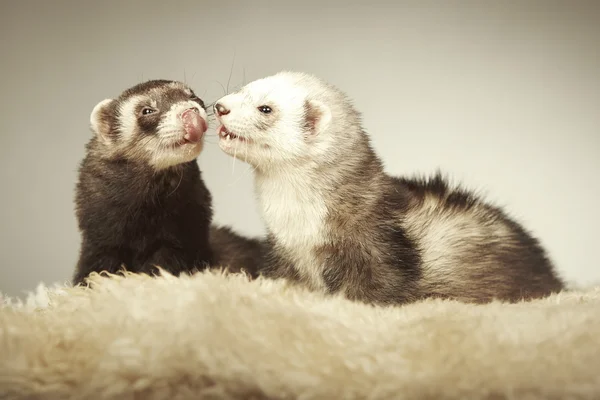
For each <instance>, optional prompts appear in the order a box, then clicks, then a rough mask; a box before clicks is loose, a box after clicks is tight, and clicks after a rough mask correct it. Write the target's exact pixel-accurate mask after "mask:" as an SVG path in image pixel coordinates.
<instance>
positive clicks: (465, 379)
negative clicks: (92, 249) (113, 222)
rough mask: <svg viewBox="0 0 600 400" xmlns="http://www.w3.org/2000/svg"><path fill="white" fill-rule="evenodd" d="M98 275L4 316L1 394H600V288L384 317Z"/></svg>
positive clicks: (107, 398)
mask: <svg viewBox="0 0 600 400" xmlns="http://www.w3.org/2000/svg"><path fill="white" fill-rule="evenodd" d="M92 280H93V282H94V286H93V288H92V289H85V288H69V287H65V288H63V289H62V290H61V293H55V292H54V291H49V293H48V295H47V296H43V297H44V299H42V301H41V302H40V304H39V307H38V308H37V309H35V310H32V309H31V308H19V309H13V308H12V307H10V306H7V307H5V308H0V398H2V399H3V400H25V399H28V400H42V399H43V400H59V399H60V400H67V399H73V400H75V399H90V400H91V399H94V400H117V399H144V400H159V399H160V400H162V399H170V400H187V399H249V398H254V399H304V400H312V399H371V400H379V399H446V400H459V399H480V400H483V399H527V400H542V399H579V400H588V399H589V400H593V399H599V398H600V379H599V378H598V371H599V370H600V313H599V312H598V310H599V309H600V287H596V288H582V289H577V290H573V291H565V292H563V293H560V294H558V295H552V296H550V297H548V298H544V299H540V300H535V301H532V302H530V303H519V304H501V303H498V302H493V303H490V304H485V305H473V304H462V303H459V302H453V301H442V300H435V301H434V300H429V301H423V302H418V303H414V304H409V305H405V306H402V307H386V308H382V307H371V306H368V305H365V304H362V303H357V302H351V301H348V300H345V299H343V298H341V297H340V296H322V295H319V294H317V293H309V292H306V291H305V290H302V289H301V288H298V287H289V286H287V285H286V284H285V282H283V281H270V280H265V279H258V280H256V281H250V282H249V281H248V280H247V279H246V278H245V277H244V276H241V275H237V276H235V275H234V276H223V275H221V274H218V273H211V272H207V273H201V274H198V275H195V276H193V277H182V278H179V279H178V278H175V277H172V276H169V275H165V276H161V277H157V278H151V277H148V276H143V275H130V276H128V277H127V278H119V277H113V278H112V279H109V278H100V277H98V276H92ZM1 299H2V296H0V300H1ZM0 303H1V301H0ZM6 303H10V302H9V301H6Z"/></svg>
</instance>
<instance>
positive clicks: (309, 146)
mask: <svg viewBox="0 0 600 400" xmlns="http://www.w3.org/2000/svg"><path fill="white" fill-rule="evenodd" d="M301 81H302V82H301ZM311 82H312V83H311ZM311 85H312V86H318V82H317V81H314V82H313V81H311V77H310V76H306V75H304V74H298V73H279V74H277V75H273V76H270V77H267V78H263V79H259V80H256V81H253V82H251V83H249V84H248V85H246V86H245V87H243V88H242V89H241V90H240V91H238V92H236V93H232V94H229V95H227V96H224V97H222V98H221V99H219V100H218V101H217V102H216V103H215V106H214V111H215V115H217V118H218V120H219V122H220V123H221V126H220V127H219V129H218V133H219V147H220V148H221V150H223V151H224V152H225V153H227V154H229V155H233V156H235V157H237V158H239V159H242V160H245V161H247V162H248V163H250V164H251V165H254V166H256V167H258V168H261V167H269V166H272V165H273V164H281V163H294V162H297V161H299V160H302V159H308V158H309V157H311V159H314V157H315V155H316V153H318V152H319V147H322V145H323V144H324V142H323V141H322V140H321V138H319V134H321V133H323V132H324V131H325V129H326V127H327V125H328V123H329V120H330V119H331V113H330V112H329V108H328V107H327V106H325V104H324V103H322V102H320V101H318V100H317V99H316V98H314V96H313V97H311V95H312V94H314V92H315V90H314V89H315V88H313V87H311Z"/></svg>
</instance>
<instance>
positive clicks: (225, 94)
mask: <svg viewBox="0 0 600 400" xmlns="http://www.w3.org/2000/svg"><path fill="white" fill-rule="evenodd" d="M215 82H217V83H218V84H219V85H220V86H221V89H223V96H227V92H226V91H225V86H223V84H222V83H221V82H219V81H215Z"/></svg>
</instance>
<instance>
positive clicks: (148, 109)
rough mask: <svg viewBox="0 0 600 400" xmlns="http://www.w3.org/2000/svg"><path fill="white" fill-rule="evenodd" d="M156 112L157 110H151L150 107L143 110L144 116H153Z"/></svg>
mask: <svg viewBox="0 0 600 400" xmlns="http://www.w3.org/2000/svg"><path fill="white" fill-rule="evenodd" d="M154 112H155V110H154V109H152V108H150V107H144V108H142V115H149V114H152V113H154Z"/></svg>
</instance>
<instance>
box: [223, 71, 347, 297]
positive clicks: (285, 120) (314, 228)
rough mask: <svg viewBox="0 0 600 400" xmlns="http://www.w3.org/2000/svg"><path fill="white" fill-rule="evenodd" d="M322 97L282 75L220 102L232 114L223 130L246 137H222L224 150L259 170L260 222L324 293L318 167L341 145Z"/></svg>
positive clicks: (309, 84) (306, 82) (311, 85)
mask: <svg viewBox="0 0 600 400" xmlns="http://www.w3.org/2000/svg"><path fill="white" fill-rule="evenodd" d="M300 81H302V82H300ZM324 92H325V89H324V88H323V86H322V83H321V82H320V81H319V80H317V79H316V78H314V77H312V76H309V75H306V74H302V73H292V72H282V73H279V74H276V75H273V76H271V77H267V78H263V79H259V80H256V81H253V82H251V83H249V84H248V85H246V86H245V87H243V88H242V89H241V90H240V91H239V92H236V93H233V94H230V95H227V96H224V97H223V98H221V99H219V100H218V101H217V103H218V104H220V105H222V106H224V107H225V108H226V109H228V110H229V113H228V114H226V115H223V116H221V117H219V120H220V122H221V123H222V124H223V126H224V127H225V128H226V129H227V131H229V132H232V133H234V134H235V135H238V136H240V137H243V138H244V139H246V140H245V141H240V140H236V139H233V140H227V139H225V138H221V140H220V141H219V145H220V147H221V149H222V150H223V151H225V152H226V153H228V154H230V155H235V156H236V157H238V158H240V159H242V160H246V161H248V162H249V163H250V164H252V165H254V166H255V167H256V174H255V190H256V193H257V195H258V198H259V202H260V205H261V209H262V216H263V220H264V221H265V224H266V226H267V228H268V229H269V231H270V232H271V233H272V234H273V235H274V237H275V238H276V241H277V244H278V245H279V246H280V247H281V248H282V249H283V250H284V252H285V253H286V254H287V256H288V257H289V258H290V260H291V261H292V263H293V264H294V266H295V268H296V269H297V270H298V272H299V273H300V274H301V275H302V276H303V277H304V279H305V280H306V281H307V283H308V284H309V285H310V286H312V287H313V288H314V289H325V283H324V281H323V278H322V271H323V269H324V268H325V267H326V266H324V265H319V264H318V263H317V261H316V257H315V254H314V251H315V249H316V248H317V247H319V246H322V245H324V244H326V241H327V238H326V237H325V226H324V224H325V218H326V216H327V206H326V204H325V198H326V195H327V194H326V193H324V190H325V189H322V188H320V187H319V182H318V179H315V174H314V170H313V168H314V167H315V165H318V164H319V161H322V160H323V159H324V158H327V157H329V156H330V152H331V151H332V147H333V146H335V145H336V144H335V141H336V138H335V137H334V136H333V135H328V134H327V133H328V128H329V127H330V126H331V122H332V112H331V110H330V108H329V107H328V106H327V105H326V104H325V103H324V102H322V101H320V100H319V99H317V98H316V97H318V95H320V94H323V93H324ZM307 103H308V104H310V105H311V107H313V108H314V109H315V110H316V111H318V114H319V118H318V120H317V121H316V126H315V129H314V131H312V130H310V131H307V129H306V126H305V121H306V116H305V109H306V108H305V105H306V104H307ZM262 105H267V106H269V107H271V108H272V109H273V115H272V116H269V115H267V116H265V115H263V114H262V113H261V112H260V111H259V110H258V108H259V107H260V106H262ZM269 118H274V119H276V122H275V123H273V122H270V120H269ZM261 121H269V122H267V123H268V124H269V125H270V126H269V128H267V129H264V128H262V127H261ZM307 160H308V161H307Z"/></svg>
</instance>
